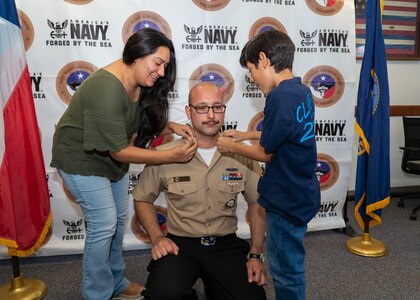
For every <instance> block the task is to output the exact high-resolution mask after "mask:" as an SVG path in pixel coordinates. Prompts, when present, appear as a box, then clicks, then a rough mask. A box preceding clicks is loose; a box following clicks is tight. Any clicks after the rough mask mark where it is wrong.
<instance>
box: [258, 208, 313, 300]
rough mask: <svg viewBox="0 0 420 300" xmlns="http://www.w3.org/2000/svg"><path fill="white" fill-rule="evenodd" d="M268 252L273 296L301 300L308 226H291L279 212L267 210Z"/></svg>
mask: <svg viewBox="0 0 420 300" xmlns="http://www.w3.org/2000/svg"><path fill="white" fill-rule="evenodd" d="M266 226H267V239H266V242H267V254H268V262H269V266H270V273H271V276H272V277H273V281H274V289H275V292H276V299H277V300H280V299H285V300H303V299H305V296H306V278H305V248H304V244H303V238H304V236H305V233H306V230H307V228H308V226H307V225H304V226H299V227H297V226H294V225H293V224H292V223H290V222H289V221H288V220H287V219H285V218H283V217H282V216H281V215H280V214H277V213H272V212H266Z"/></svg>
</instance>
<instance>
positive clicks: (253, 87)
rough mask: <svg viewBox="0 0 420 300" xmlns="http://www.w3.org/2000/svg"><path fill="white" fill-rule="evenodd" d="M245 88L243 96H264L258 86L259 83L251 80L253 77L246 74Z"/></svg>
mask: <svg viewBox="0 0 420 300" xmlns="http://www.w3.org/2000/svg"><path fill="white" fill-rule="evenodd" d="M244 78H245V82H246V85H245V90H246V92H245V91H244V92H243V93H242V97H243V98H263V97H264V94H263V93H262V92H261V90H260V89H259V88H258V86H257V84H256V83H255V82H254V81H252V80H251V77H249V76H248V75H246V74H245V77H244Z"/></svg>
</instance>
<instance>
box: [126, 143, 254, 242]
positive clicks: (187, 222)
mask: <svg viewBox="0 0 420 300" xmlns="http://www.w3.org/2000/svg"><path fill="white" fill-rule="evenodd" d="M183 143H184V141H183V140H182V139H181V140H177V141H174V142H172V143H169V144H165V145H163V146H161V147H158V149H169V148H171V147H174V146H175V145H179V144H183ZM260 175H261V167H260V165H259V164H258V163H257V162H255V161H253V160H251V159H248V158H245V157H243V156H241V155H237V154H227V155H221V154H220V153H219V152H218V151H217V150H216V152H215V154H214V156H213V159H212V161H211V163H210V166H207V164H206V163H205V162H204V160H203V158H202V157H201V156H200V154H198V152H196V154H195V156H194V157H193V159H192V160H191V161H190V162H188V163H172V164H164V165H159V166H146V167H145V168H144V170H143V172H142V173H141V174H140V176H139V180H138V183H137V185H136V186H135V188H134V190H133V197H134V199H135V200H136V201H145V202H150V203H153V202H154V201H155V200H156V199H157V198H158V196H159V194H160V193H161V192H162V191H163V192H164V194H165V198H166V201H167V205H168V210H167V227H168V232H169V233H171V234H174V235H177V236H184V237H202V236H209V235H215V236H223V235H227V234H231V233H234V232H235V231H236V230H237V215H236V208H237V205H238V194H239V193H242V195H243V197H244V199H245V200H246V201H247V202H249V203H254V202H256V201H257V199H258V197H259V194H258V192H257V184H258V180H259V178H260Z"/></svg>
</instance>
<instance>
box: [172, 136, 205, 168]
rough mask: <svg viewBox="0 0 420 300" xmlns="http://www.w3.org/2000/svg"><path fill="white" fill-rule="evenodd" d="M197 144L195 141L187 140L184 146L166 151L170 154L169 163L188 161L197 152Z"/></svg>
mask: <svg viewBox="0 0 420 300" xmlns="http://www.w3.org/2000/svg"><path fill="white" fill-rule="evenodd" d="M197 147H198V143H197V141H196V139H195V138H194V139H191V140H187V141H186V143H185V145H180V146H176V147H174V148H171V149H169V150H167V151H169V152H170V157H171V159H170V160H171V161H170V162H179V163H184V162H188V161H190V160H191V159H192V158H193V157H194V154H195V151H196V150H197Z"/></svg>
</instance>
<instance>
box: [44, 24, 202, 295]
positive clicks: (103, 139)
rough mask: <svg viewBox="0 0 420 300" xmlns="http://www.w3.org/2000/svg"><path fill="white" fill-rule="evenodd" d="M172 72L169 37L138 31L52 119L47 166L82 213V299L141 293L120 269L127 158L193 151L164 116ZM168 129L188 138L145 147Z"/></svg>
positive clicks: (161, 158)
mask: <svg viewBox="0 0 420 300" xmlns="http://www.w3.org/2000/svg"><path fill="white" fill-rule="evenodd" d="M175 74H176V60H175V51H174V47H173V44H172V42H171V41H170V40H169V39H168V38H167V37H166V36H165V35H164V34H162V33H161V32H159V31H156V30H153V29H141V30H139V31H138V32H136V33H134V34H133V35H132V36H131V37H130V38H129V39H128V41H127V43H126V45H125V47H124V51H123V56H122V59H119V60H116V61H114V62H112V63H111V64H109V65H107V66H106V67H104V68H102V69H100V70H98V71H97V72H95V73H94V74H92V75H91V76H89V78H88V79H87V80H86V81H85V82H84V83H83V84H82V85H81V86H80V87H79V88H78V90H77V91H76V92H75V93H74V95H73V97H72V100H71V102H70V104H69V106H68V108H67V110H66V111H65V113H64V115H63V116H62V117H61V119H60V121H59V122H58V124H57V127H56V131H55V134H54V141H53V149H52V161H51V166H52V167H56V168H57V170H58V173H59V174H60V176H61V177H62V179H63V182H64V184H65V185H66V187H67V189H68V190H69V191H70V192H71V193H72V195H73V196H74V197H75V198H76V200H77V202H78V203H79V205H80V207H81V209H82V211H83V214H84V216H85V218H86V230H87V232H86V240H85V248H84V254H83V271H82V273H83V275H82V277H83V278H82V286H81V292H82V296H83V298H84V299H86V300H90V299H110V298H112V297H115V299H142V296H141V294H140V292H141V290H142V289H143V287H141V286H140V285H139V284H137V283H131V282H129V280H128V279H126V278H125V277H124V275H123V273H124V269H125V264H124V259H123V256H122V242H123V235H124V222H125V217H126V213H127V205H128V175H127V172H128V168H129V163H139V164H161V163H171V162H186V161H189V160H190V159H191V158H192V157H193V155H194V153H195V150H196V148H197V145H196V143H195V141H194V139H193V132H192V131H191V129H190V128H189V127H188V126H182V125H179V124H177V123H173V122H168V117H167V115H168V100H167V95H168V93H169V90H170V89H171V88H172V87H173V84H174V81H175ZM169 133H176V134H178V135H182V136H184V137H185V138H186V139H187V140H188V142H187V143H186V144H185V145H183V146H178V147H175V148H172V149H169V150H167V151H154V150H151V149H145V146H146V145H147V144H148V143H149V142H150V141H151V140H152V139H153V137H155V136H157V135H159V134H169ZM133 136H137V138H134V139H133ZM132 141H134V144H133V143H132Z"/></svg>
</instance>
